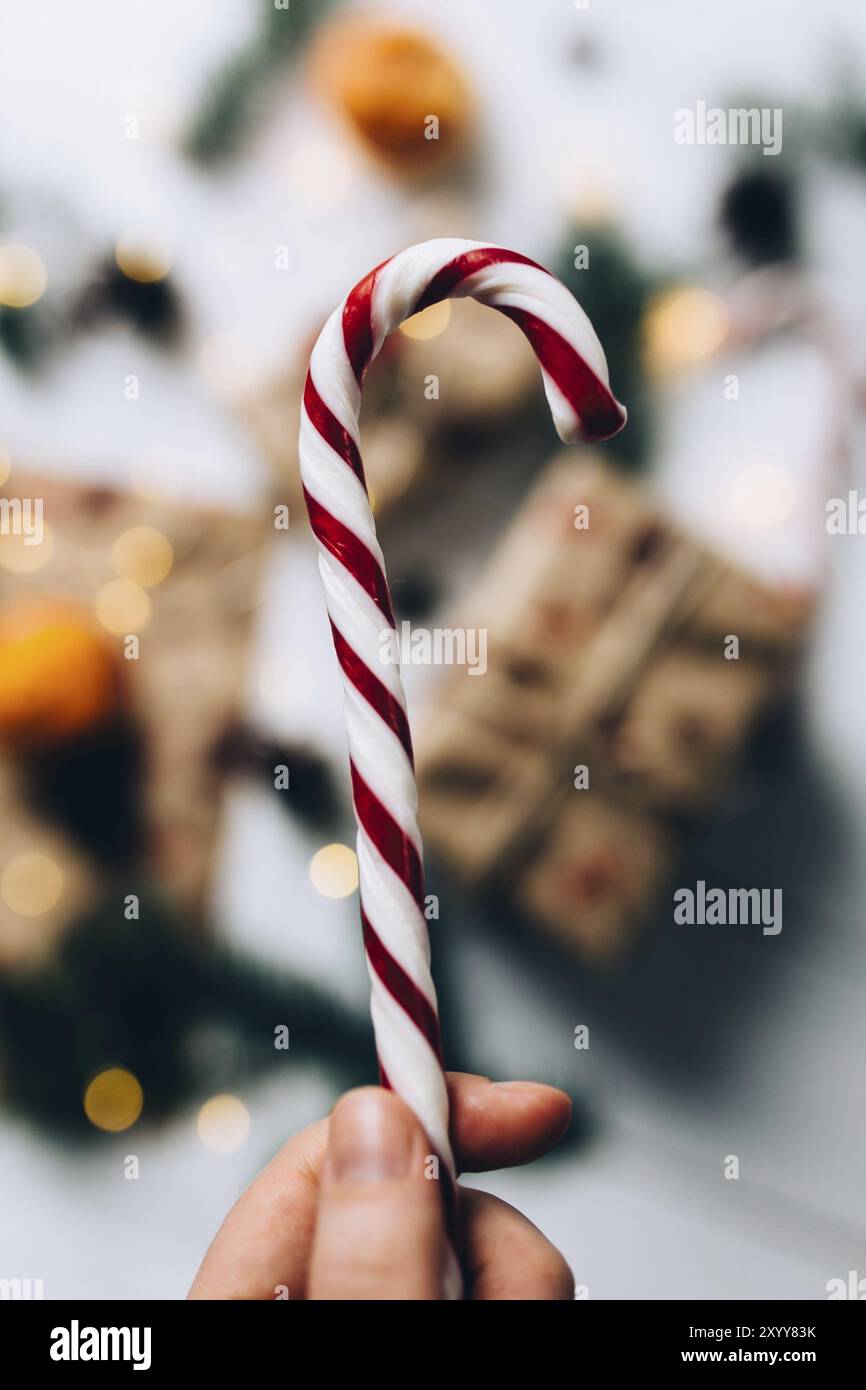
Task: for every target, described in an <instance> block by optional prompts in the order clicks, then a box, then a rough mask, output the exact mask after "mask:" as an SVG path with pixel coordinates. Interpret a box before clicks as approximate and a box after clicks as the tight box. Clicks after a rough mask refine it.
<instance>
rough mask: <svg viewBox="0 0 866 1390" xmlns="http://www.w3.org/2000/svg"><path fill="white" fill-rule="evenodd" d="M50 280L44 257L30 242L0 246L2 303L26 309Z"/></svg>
mask: <svg viewBox="0 0 866 1390" xmlns="http://www.w3.org/2000/svg"><path fill="white" fill-rule="evenodd" d="M47 284H48V272H47V271H46V269H45V266H44V264H43V262H42V258H41V257H40V256H38V255H37V254H36V252H35V251H33V250H31V248H30V247H29V246H18V245H16V244H14V243H11V242H10V243H7V244H6V245H5V246H0V304H4V305H6V307H7V308H9V309H27V308H29V307H30V305H31V304H35V303H36V301H37V300H38V299H41V298H42V295H43V294H44V293H45V286H46V285H47Z"/></svg>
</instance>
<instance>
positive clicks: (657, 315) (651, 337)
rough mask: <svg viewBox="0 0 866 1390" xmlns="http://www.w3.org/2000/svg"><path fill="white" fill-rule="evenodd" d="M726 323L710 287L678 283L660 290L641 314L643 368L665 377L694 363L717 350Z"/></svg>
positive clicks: (722, 307)
mask: <svg viewBox="0 0 866 1390" xmlns="http://www.w3.org/2000/svg"><path fill="white" fill-rule="evenodd" d="M729 325H730V316H729V314H728V309H727V306H726V304H725V303H724V301H723V300H721V299H720V298H719V297H718V295H716V294H713V293H712V292H711V291H710V290H705V289H702V288H701V287H700V286H699V285H680V286H677V287H676V288H675V289H670V290H664V291H662V293H661V294H657V295H656V296H655V297H654V298H653V299H652V301H651V303H650V305H649V307H648V309H647V311H646V316H645V318H644V324H643V347H644V359H645V362H646V368H647V371H648V372H649V373H650V374H651V375H653V376H655V377H666V376H673V375H675V374H676V373H678V372H682V371H686V370H688V369H689V368H691V367H695V366H697V365H698V364H699V363H701V362H703V361H705V360H706V359H707V358H708V357H710V356H712V354H713V353H714V352H717V351H718V349H719V348H720V347H721V345H722V343H723V342H724V341H725V338H726V337H727V334H728V328H729Z"/></svg>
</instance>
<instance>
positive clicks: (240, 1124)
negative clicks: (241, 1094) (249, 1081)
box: [197, 1094, 250, 1154]
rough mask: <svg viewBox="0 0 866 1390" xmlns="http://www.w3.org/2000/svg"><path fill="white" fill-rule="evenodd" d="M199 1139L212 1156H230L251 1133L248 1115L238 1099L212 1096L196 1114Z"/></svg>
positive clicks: (228, 1096)
mask: <svg viewBox="0 0 866 1390" xmlns="http://www.w3.org/2000/svg"><path fill="white" fill-rule="evenodd" d="M197 1128H198V1137H199V1139H200V1140H201V1142H202V1143H203V1144H204V1146H205V1148H206V1149H210V1151H211V1153H217V1154H232V1153H236V1152H237V1150H238V1149H240V1148H242V1147H243V1145H244V1144H245V1143H246V1142H247V1139H248V1138H249V1134H250V1112H249V1111H248V1110H247V1107H246V1106H245V1105H244V1103H243V1101H242V1100H238V1098H237V1096H230V1095H227V1094H224V1095H219V1096H212V1097H211V1099H210V1100H206V1101H205V1103H204V1105H203V1106H202V1107H201V1110H200V1111H199V1112H198V1122H197Z"/></svg>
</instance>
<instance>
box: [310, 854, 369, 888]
mask: <svg viewBox="0 0 866 1390" xmlns="http://www.w3.org/2000/svg"><path fill="white" fill-rule="evenodd" d="M310 880H311V882H312V884H313V887H314V888H315V889H317V890H318V892H320V893H321V894H322V897H323V898H348V897H349V896H350V895H351V894H352V893H354V892H355V889H356V888H357V887H358V856H357V855H356V854H355V851H354V850H353V849H350V848H349V846H348V845H340V844H333V845H324V846H323V848H322V849H320V850H317V851H316V853H315V854H314V855H313V857H312V859H311V860H310Z"/></svg>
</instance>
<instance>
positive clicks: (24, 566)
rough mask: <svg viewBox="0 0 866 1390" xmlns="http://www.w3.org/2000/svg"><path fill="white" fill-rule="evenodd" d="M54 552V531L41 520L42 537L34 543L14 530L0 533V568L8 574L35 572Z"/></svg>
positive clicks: (46, 562) (45, 563)
mask: <svg viewBox="0 0 866 1390" xmlns="http://www.w3.org/2000/svg"><path fill="white" fill-rule="evenodd" d="M53 554H54V532H53V531H52V530H51V527H50V526H49V525H48V524H47V523H45V522H43V525H42V539H41V540H40V541H39V542H38V544H36V545H34V544H33V543H32V540H29V538H28V537H26V536H23V535H16V534H15V533H14V532H11V531H10V532H8V533H6V532H4V533H2V534H0V569H4V570H6V571H7V572H8V573H9V574H35V573H36V571H37V570H41V569H42V567H43V565H47V564H48V561H49V560H50V559H51V557H52V555H53Z"/></svg>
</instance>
